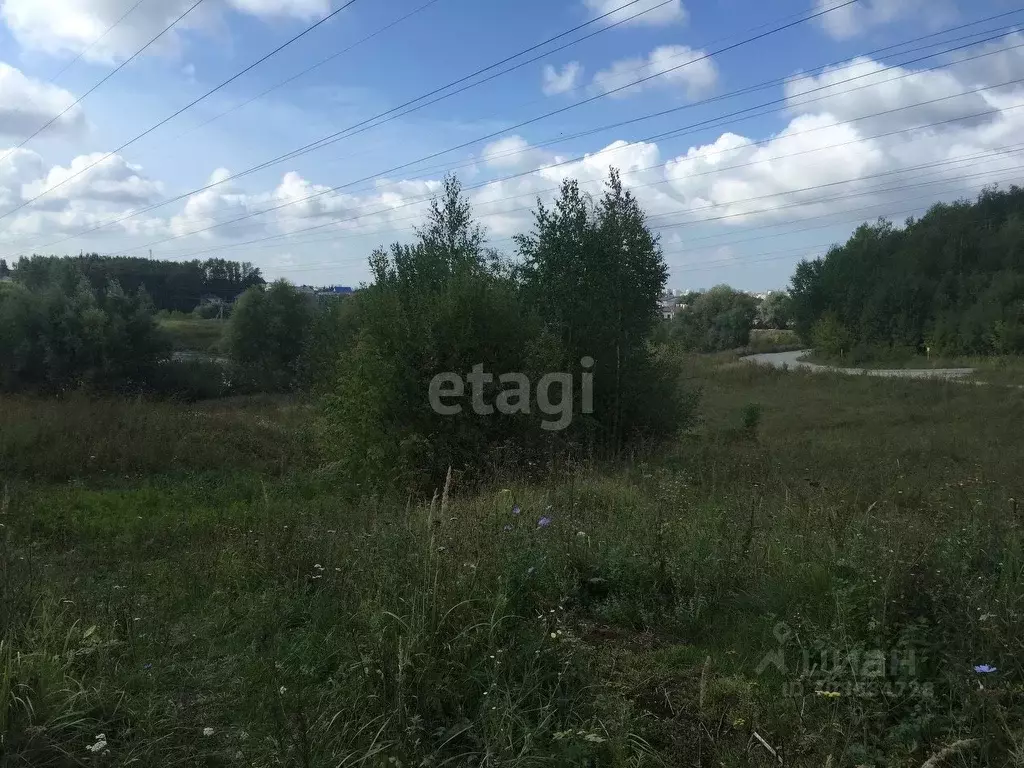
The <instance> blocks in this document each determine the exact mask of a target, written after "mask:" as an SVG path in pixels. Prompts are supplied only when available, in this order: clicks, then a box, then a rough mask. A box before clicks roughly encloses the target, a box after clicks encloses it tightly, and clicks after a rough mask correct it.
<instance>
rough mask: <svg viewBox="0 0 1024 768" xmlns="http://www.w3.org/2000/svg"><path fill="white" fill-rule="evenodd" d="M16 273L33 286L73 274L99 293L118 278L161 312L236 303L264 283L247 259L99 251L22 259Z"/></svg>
mask: <svg viewBox="0 0 1024 768" xmlns="http://www.w3.org/2000/svg"><path fill="white" fill-rule="evenodd" d="M11 274H12V276H13V277H14V279H15V280H16V281H17V282H20V283H22V284H23V285H26V286H28V287H29V288H33V289H39V288H42V287H43V286H46V285H50V284H52V283H55V282H62V281H66V280H67V279H68V276H69V275H73V276H84V277H85V278H86V279H87V280H88V281H89V283H90V285H92V287H93V289H94V290H97V291H98V290H103V289H104V288H105V287H106V286H107V285H109V284H110V283H112V282H116V283H117V284H118V285H120V286H121V288H122V289H124V290H125V291H126V292H128V293H134V292H136V291H139V290H144V291H145V292H146V293H147V294H148V295H149V297H150V300H151V301H152V303H153V306H154V307H156V309H157V310H167V311H170V312H191V311H193V309H195V308H196V307H198V306H199V305H200V304H201V303H202V302H203V300H204V299H218V300H220V301H222V302H232V301H234V299H235V298H236V297H237V296H238V295H239V294H241V293H242V292H243V291H245V290H246V289H247V288H249V287H250V286H253V285H262V284H263V283H264V280H263V276H262V275H261V274H260V270H259V269H258V268H257V267H254V266H253V265H252V264H250V263H248V262H237V261H227V260H225V259H207V260H206V261H197V260H193V261H160V260H156V259H146V258H137V257H128V256H101V255H99V254H95V253H91V254H83V255H81V256H61V257H57V256H28V257H22V258H20V259H19V260H18V261H17V263H16V264H15V266H14V269H13V270H11ZM0 276H3V275H2V269H0Z"/></svg>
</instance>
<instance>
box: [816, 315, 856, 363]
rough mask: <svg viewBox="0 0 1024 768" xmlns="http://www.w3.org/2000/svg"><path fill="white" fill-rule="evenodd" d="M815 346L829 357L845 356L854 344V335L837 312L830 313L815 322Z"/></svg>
mask: <svg viewBox="0 0 1024 768" xmlns="http://www.w3.org/2000/svg"><path fill="white" fill-rule="evenodd" d="M811 341H812V343H813V344H814V348H815V349H817V350H820V351H821V352H823V353H824V354H825V355H827V356H829V357H839V358H841V357H844V356H846V355H847V354H849V353H850V351H851V347H852V346H853V343H854V342H853V336H852V335H851V334H850V332H849V331H848V330H847V329H846V326H844V325H843V324H842V322H840V320H839V317H838V316H837V315H836V314H835V313H832V312H830V313H828V314H826V315H825V316H824V317H822V318H821V319H820V320H818V322H816V323H815V324H814V329H813V330H812V331H811Z"/></svg>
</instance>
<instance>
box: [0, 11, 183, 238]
mask: <svg viewBox="0 0 1024 768" xmlns="http://www.w3.org/2000/svg"><path fill="white" fill-rule="evenodd" d="M202 2H203V0H196V1H195V2H194V3H193V4H192V5H191V6H189V7H188V9H187V10H186V11H185V12H184V13H182V14H181V15H180V16H178V18H176V19H175V20H174V21H172V22H171V23H170V24H168V25H167V26H166V27H164V28H163V29H162V30H160V32H159V33H158V34H157V36H156V37H154V38H152V39H150V41H149V42H148V43H146V44H145V45H144V46H142V47H141V48H139V50H137V51H136V52H135V53H133V54H132V55H131V56H129V57H128V58H127V59H125V60H124V61H122V62H121V63H120V64H118V65H117V66H116V67H114V68H113V69H112V70H110V72H108V73H107V74H106V75H104V76H103V77H102V78H100V81H99V82H98V83H96V84H95V85H94V86H93V87H92V88H90V89H89V90H87V91H86V92H85V93H83V94H82V95H81V96H79V97H78V98H77V99H75V100H74V101H73V102H71V104H69V105H68V106H66V107H65V108H64V109H63V110H62V111H61V112H59V113H58V114H57V115H56V116H54V117H52V118H50V119H49V120H48V121H47V122H45V123H43V125H41V126H40V127H39V128H37V129H36V130H35V132H34V133H32V135H31V136H29V137H28V138H26V139H25V140H24V141H22V142H21V143H20V144H19V145H18V146H16V147H14V148H13V149H10V150H8V151H7V154H5V155H4V156H3V157H0V163H2V162H3V161H4V160H6V159H7V158H8V157H10V156H11V154H13V153H14V152H16V151H17V150H19V149H21V148H22V147H24V146H25V145H26V144H28V143H29V142H30V141H31V140H32V139H34V138H35V137H36V136H38V135H39V134H40V133H42V132H43V131H45V130H46V129H47V128H49V127H50V126H51V125H53V124H54V123H55V122H57V121H58V120H59V119H60V118H62V117H63V116H64V115H66V114H67V113H68V112H69V111H70V110H71V109H73V108H74V107H77V106H78V105H79V104H81V103H82V99H84V98H85V97H86V96H88V95H89V94H90V93H92V92H93V91H95V90H96V89H97V88H99V87H100V86H101V85H103V84H104V83H105V82H107V80H109V79H110V78H112V77H113V76H114V75H116V74H117V73H118V72H120V71H121V70H122V69H124V68H125V67H126V66H128V64H130V63H131V62H132V61H134V60H135V59H136V58H138V57H139V56H140V55H142V53H143V52H144V51H145V50H146V49H147V48H149V46H151V45H152V44H153V43H155V42H156V41H157V40H159V39H160V38H161V37H163V36H164V35H165V34H166V33H167V32H169V31H170V30H171V29H173V28H174V27H175V26H176V25H177V24H178V22H180V21H181V20H182V19H184V18H185V17H186V16H188V15H189V14H190V13H192V11H194V10H195V9H196V8H198V7H199V4H200V3H202ZM133 10H134V9H133ZM90 167H92V166H90ZM26 205H27V203H26ZM23 207H24V206H20V207H19V208H16V209H15V210H20V209H21V208H23ZM11 213H13V211H11ZM4 216H7V214H6V213H5V214H3V215H0V219H2V218H4Z"/></svg>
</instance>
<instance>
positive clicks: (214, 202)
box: [168, 168, 262, 239]
mask: <svg viewBox="0 0 1024 768" xmlns="http://www.w3.org/2000/svg"><path fill="white" fill-rule="evenodd" d="M230 176H231V171H229V170H228V169H227V168H218V169H217V170H215V171H214V172H213V173H212V174H210V178H209V181H208V182H207V185H212V184H217V185H218V186H215V187H212V188H211V189H204V190H203V191H201V192H197V193H195V194H194V195H191V196H190V197H189V198H188V200H186V201H185V206H184V208H183V209H182V211H181V213H179V214H178V215H176V216H172V217H171V219H170V222H169V227H168V228H169V229H170V231H171V232H172V233H173V234H174V235H176V236H179V237H184V236H186V235H191V234H193V233H199V230H201V229H205V228H207V227H212V226H214V225H215V224H218V223H220V222H222V221H226V220H230V219H234V218H238V217H240V216H245V215H246V214H248V213H250V212H251V204H250V199H249V195H247V194H245V193H244V192H242V191H241V190H239V189H238V188H237V187H236V186H235V185H234V184H233V183H231V182H229V181H227V179H228V178H229V177H230ZM239 224H240V225H243V226H239ZM239 224H235V225H230V226H228V227H220V228H218V229H215V230H211V231H207V232H202V233H199V234H198V235H197V236H199V237H202V238H204V239H212V238H213V237H216V236H221V237H223V236H226V235H228V234H231V235H238V236H243V235H246V234H251V233H252V231H253V229H254V227H256V226H258V227H262V222H261V221H259V220H258V219H257V220H255V221H254V220H253V219H247V220H246V221H244V222H239ZM246 225H247V226H246Z"/></svg>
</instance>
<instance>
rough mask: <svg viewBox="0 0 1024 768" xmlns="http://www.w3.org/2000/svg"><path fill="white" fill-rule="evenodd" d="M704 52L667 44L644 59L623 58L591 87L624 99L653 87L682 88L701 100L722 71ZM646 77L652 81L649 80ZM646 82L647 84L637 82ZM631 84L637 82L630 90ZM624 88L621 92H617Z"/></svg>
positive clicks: (599, 76) (601, 74)
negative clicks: (719, 71) (700, 97)
mask: <svg viewBox="0 0 1024 768" xmlns="http://www.w3.org/2000/svg"><path fill="white" fill-rule="evenodd" d="M706 56H707V54H706V53H705V52H704V51H699V50H694V49H692V48H690V47H688V46H685V45H663V46H661V47H659V48H655V49H654V50H653V51H651V53H650V54H649V55H648V56H647V58H646V59H644V58H639V57H638V58H632V59H620V60H619V61H616V62H613V63H612V65H611V66H610V67H608V69H603V70H601V71H600V72H598V73H597V74H595V75H594V80H593V82H592V84H591V88H592V89H593V90H594V91H596V92H598V93H609V92H611V91H615V93H613V94H612V96H613V98H623V97H626V96H630V95H634V94H637V93H640V92H641V91H643V90H648V89H650V88H666V87H679V86H681V87H682V88H684V89H685V91H686V95H687V96H688V97H689V98H697V97H698V96H700V95H702V94H704V93H707V92H708V91H710V90H712V89H713V88H714V87H715V84H716V83H717V82H718V68H717V67H716V66H715V63H714V61H713V60H712V59H711V58H705V57H706ZM645 78H650V79H647V80H645ZM638 80H644V82H639V83H638V82H637V81H638ZM631 83H636V85H633V86H632V87H629V86H630V84H631ZM617 89H621V90H617Z"/></svg>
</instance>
